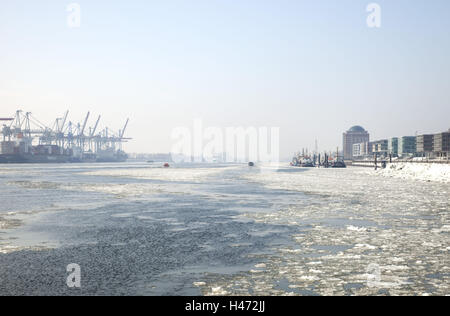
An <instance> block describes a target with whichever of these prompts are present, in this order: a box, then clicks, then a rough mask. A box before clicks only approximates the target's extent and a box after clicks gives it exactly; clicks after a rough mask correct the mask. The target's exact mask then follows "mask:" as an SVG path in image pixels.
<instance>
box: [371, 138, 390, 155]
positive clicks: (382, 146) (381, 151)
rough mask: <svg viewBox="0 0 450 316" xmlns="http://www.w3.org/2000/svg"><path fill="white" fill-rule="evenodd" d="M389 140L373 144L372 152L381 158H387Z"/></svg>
mask: <svg viewBox="0 0 450 316" xmlns="http://www.w3.org/2000/svg"><path fill="white" fill-rule="evenodd" d="M388 144H389V142H388V140H387V139H382V140H378V141H376V142H373V143H372V152H373V153H376V154H378V155H380V156H387V153H388Z"/></svg>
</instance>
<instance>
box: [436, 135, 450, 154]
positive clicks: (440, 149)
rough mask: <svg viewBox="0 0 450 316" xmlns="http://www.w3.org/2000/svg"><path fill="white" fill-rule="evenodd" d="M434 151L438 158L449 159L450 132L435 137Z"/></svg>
mask: <svg viewBox="0 0 450 316" xmlns="http://www.w3.org/2000/svg"><path fill="white" fill-rule="evenodd" d="M433 151H434V153H435V154H436V155H437V156H438V157H448V156H449V152H450V130H449V131H448V132H444V133H439V134H436V135H434V137H433Z"/></svg>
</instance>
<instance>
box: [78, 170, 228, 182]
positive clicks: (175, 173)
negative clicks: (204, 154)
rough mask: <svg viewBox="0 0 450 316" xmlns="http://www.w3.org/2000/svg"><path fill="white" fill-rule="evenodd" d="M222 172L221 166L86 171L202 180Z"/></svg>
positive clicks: (110, 175)
mask: <svg viewBox="0 0 450 316" xmlns="http://www.w3.org/2000/svg"><path fill="white" fill-rule="evenodd" d="M221 172H223V168H182V167H179V168H177V167H173V168H161V167H148V168H142V167H141V168H126V169H125V168H117V169H104V170H99V171H92V172H86V173H84V174H85V175H90V176H107V177H120V178H133V179H147V180H162V181H180V182H184V181H187V182H202V181H204V180H205V179H206V178H208V177H210V176H212V175H216V174H218V173H221Z"/></svg>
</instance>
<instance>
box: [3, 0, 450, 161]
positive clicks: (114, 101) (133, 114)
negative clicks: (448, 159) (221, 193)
mask: <svg viewBox="0 0 450 316" xmlns="http://www.w3.org/2000/svg"><path fill="white" fill-rule="evenodd" d="M370 2H372V1H360V0H342V1H336V0H315V1H312V0H310V1H301V0H290V1H289V0H281V1H280V0H277V1H275V0H271V1H269V0H239V1H233V0H220V1H219V0H176V1H175V0H164V1H162V0H159V1H148V0H145V1H144V0H143V1H136V0H131V1H112V0H110V1H100V0H89V1H88V0H83V1H77V3H78V4H79V5H80V7H81V25H80V27H79V28H69V27H68V25H67V16H68V14H69V13H68V12H66V7H67V5H68V4H70V3H71V1H62V0H43V1H31V0H28V1H24V0H15V1H7V0H0V116H9V115H12V114H13V113H14V111H15V110H16V109H18V108H20V109H23V110H26V111H31V112H33V114H34V115H35V116H36V117H37V118H39V119H40V120H41V121H44V122H48V123H49V124H50V122H52V121H53V120H54V119H55V118H56V117H57V116H61V115H62V114H63V112H64V111H65V110H66V109H70V111H71V116H70V119H71V120H72V121H81V120H82V119H83V117H84V116H85V114H86V112H87V111H91V112H92V115H93V117H92V118H91V121H90V125H94V123H95V118H94V116H95V115H98V114H102V115H103V120H102V123H107V124H108V125H109V126H110V127H111V128H113V129H117V130H118V129H119V128H121V127H122V125H123V124H124V123H125V120H126V118H127V117H129V118H130V119H131V121H130V125H129V129H128V133H127V136H130V137H133V138H134V141H133V142H131V143H130V144H128V145H127V147H126V149H127V150H128V151H130V152H168V151H169V150H170V149H171V146H172V144H173V141H172V140H171V132H172V130H173V129H174V128H175V127H178V126H187V127H190V126H192V124H193V120H194V119H195V118H201V119H202V120H203V123H204V125H206V126H218V127H228V126H243V127H247V126H256V127H259V126H269V127H270V126H277V127H280V133H281V155H282V157H286V156H290V155H291V153H292V152H294V151H296V150H298V149H300V148H302V147H308V146H309V147H310V148H311V149H312V148H313V147H314V139H315V138H317V139H318V140H319V147H320V148H322V149H324V148H333V149H334V148H335V147H336V146H338V145H339V146H342V145H341V142H342V140H341V138H342V132H343V131H345V130H346V129H348V128H349V127H350V126H352V125H356V124H358V125H362V126H364V127H365V128H366V129H368V130H369V131H370V132H371V135H372V139H377V138H387V137H391V136H402V135H414V134H415V133H416V131H418V132H419V133H421V132H439V131H443V130H447V129H448V128H450V120H449V118H450V59H449V56H450V36H449V34H450V33H449V31H450V2H449V1H448V0H433V1H425V0H413V1H404V0H396V1H378V2H377V3H378V4H379V5H380V6H381V8H382V16H381V23H382V24H381V28H376V29H374V28H369V27H368V26H367V24H366V19H367V16H368V14H369V13H367V12H366V6H367V5H368V4H369V3H370Z"/></svg>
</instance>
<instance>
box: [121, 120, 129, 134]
mask: <svg viewBox="0 0 450 316" xmlns="http://www.w3.org/2000/svg"><path fill="white" fill-rule="evenodd" d="M129 121H130V119H127V122H126V123H125V126H124V127H123V130H122V133H120V138H123V135H124V134H125V130H126V129H127V126H128V122H129Z"/></svg>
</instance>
